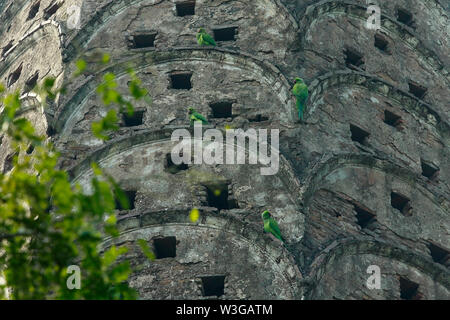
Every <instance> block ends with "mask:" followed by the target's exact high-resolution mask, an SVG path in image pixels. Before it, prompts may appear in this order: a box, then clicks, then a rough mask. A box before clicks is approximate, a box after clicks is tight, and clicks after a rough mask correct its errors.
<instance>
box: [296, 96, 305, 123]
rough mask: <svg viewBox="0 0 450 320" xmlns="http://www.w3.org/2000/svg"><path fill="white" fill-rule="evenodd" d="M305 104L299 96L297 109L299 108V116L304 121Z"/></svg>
mask: <svg viewBox="0 0 450 320" xmlns="http://www.w3.org/2000/svg"><path fill="white" fill-rule="evenodd" d="M304 109H305V106H304V104H303V103H302V101H301V100H300V99H298V98H297V110H298V118H299V119H300V120H302V121H303V113H304V111H305V110H304Z"/></svg>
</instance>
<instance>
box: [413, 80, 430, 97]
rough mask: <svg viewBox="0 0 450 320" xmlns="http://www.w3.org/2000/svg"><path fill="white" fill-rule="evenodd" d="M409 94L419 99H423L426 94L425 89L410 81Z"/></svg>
mask: <svg viewBox="0 0 450 320" xmlns="http://www.w3.org/2000/svg"><path fill="white" fill-rule="evenodd" d="M409 92H410V93H412V94H413V95H415V96H416V97H417V98H419V99H423V97H424V96H425V94H426V93H427V88H425V87H424V86H421V85H420V84H418V83H416V82H413V81H410V82H409Z"/></svg>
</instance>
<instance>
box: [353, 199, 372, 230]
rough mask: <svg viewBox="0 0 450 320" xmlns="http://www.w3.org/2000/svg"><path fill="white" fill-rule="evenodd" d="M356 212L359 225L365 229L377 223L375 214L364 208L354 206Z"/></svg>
mask: <svg viewBox="0 0 450 320" xmlns="http://www.w3.org/2000/svg"><path fill="white" fill-rule="evenodd" d="M353 206H354V210H355V212H356V219H357V222H358V225H359V226H360V227H361V228H362V229H365V228H367V227H368V226H370V225H371V224H372V223H374V222H375V221H376V219H375V214H374V213H372V212H369V211H368V210H366V209H364V208H362V207H361V206H359V205H357V204H354V205H353Z"/></svg>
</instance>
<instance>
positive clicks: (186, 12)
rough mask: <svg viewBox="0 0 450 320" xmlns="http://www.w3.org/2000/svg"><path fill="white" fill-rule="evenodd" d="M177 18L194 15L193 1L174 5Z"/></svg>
mask: <svg viewBox="0 0 450 320" xmlns="http://www.w3.org/2000/svg"><path fill="white" fill-rule="evenodd" d="M175 9H176V11H177V16H179V17H184V16H193V15H195V0H190V1H183V2H178V3H176V4H175Z"/></svg>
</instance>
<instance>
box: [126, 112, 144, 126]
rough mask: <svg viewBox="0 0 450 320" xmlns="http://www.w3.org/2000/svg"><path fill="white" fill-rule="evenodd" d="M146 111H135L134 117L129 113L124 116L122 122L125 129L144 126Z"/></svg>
mask: <svg viewBox="0 0 450 320" xmlns="http://www.w3.org/2000/svg"><path fill="white" fill-rule="evenodd" d="M144 113H145V110H134V112H133V115H131V116H130V115H129V114H128V112H125V113H124V114H122V120H123V124H124V126H125V127H137V126H140V125H142V124H143V120H144Z"/></svg>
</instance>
